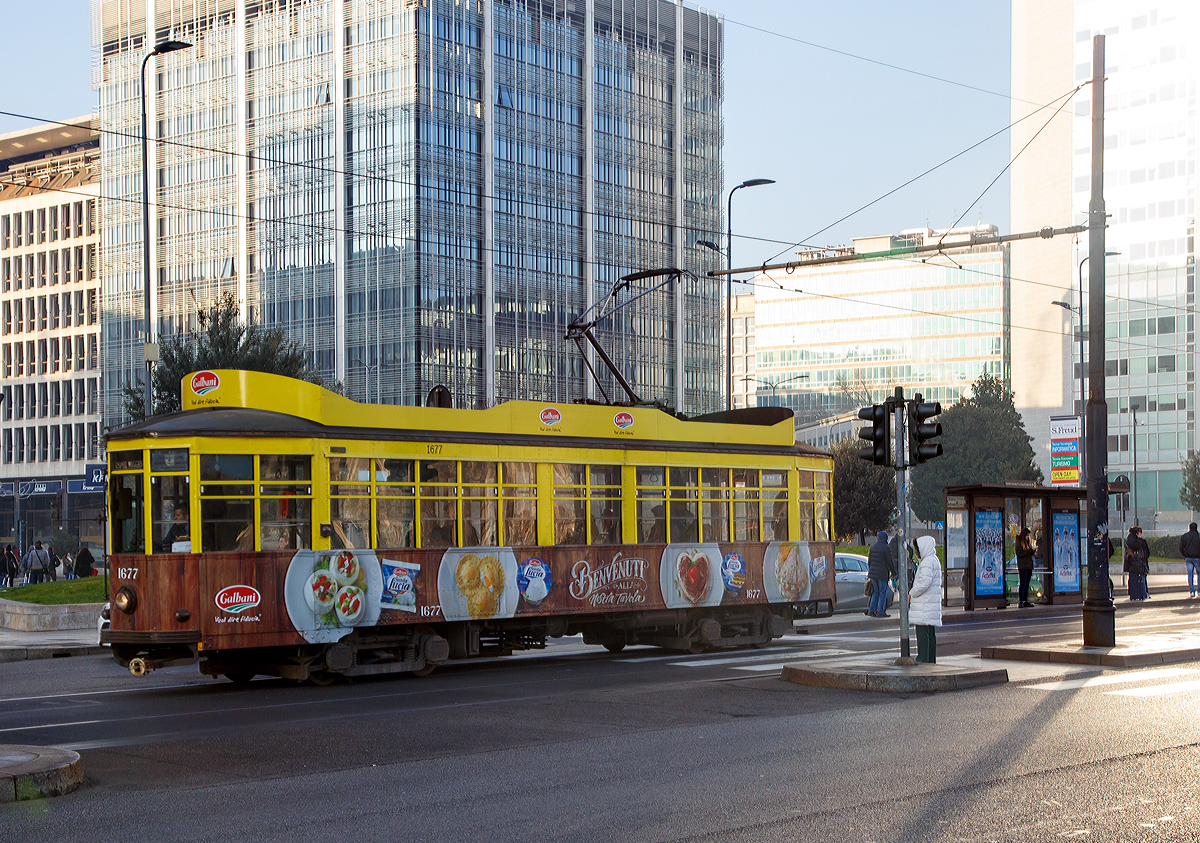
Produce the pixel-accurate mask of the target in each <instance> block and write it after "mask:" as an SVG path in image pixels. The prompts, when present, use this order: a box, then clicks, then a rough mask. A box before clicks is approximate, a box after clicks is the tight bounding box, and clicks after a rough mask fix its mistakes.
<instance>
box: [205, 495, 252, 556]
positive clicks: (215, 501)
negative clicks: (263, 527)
mask: <svg viewBox="0 0 1200 843" xmlns="http://www.w3.org/2000/svg"><path fill="white" fill-rule="evenodd" d="M200 548H201V550H204V551H206V552H207V551H215V550H254V500H253V499H245V498H202V499H201V500H200Z"/></svg>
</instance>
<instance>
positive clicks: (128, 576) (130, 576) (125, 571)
mask: <svg viewBox="0 0 1200 843" xmlns="http://www.w3.org/2000/svg"><path fill="white" fill-rule="evenodd" d="M137 572H138V569H137V568H117V579H119V580H136V579H137Z"/></svg>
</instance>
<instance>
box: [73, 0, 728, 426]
mask: <svg viewBox="0 0 1200 843" xmlns="http://www.w3.org/2000/svg"><path fill="white" fill-rule="evenodd" d="M93 13H94V14H93V18H94V41H95V46H96V49H97V51H98V65H97V67H96V73H95V79H94V82H95V85H96V87H97V89H98V90H99V92H100V129H101V131H102V133H103V144H102V149H103V154H102V162H101V176H102V197H103V206H102V213H103V243H104V250H103V261H104V263H103V283H104V307H105V345H104V378H105V381H104V383H105V388H104V390H103V393H104V396H105V405H104V413H105V419H106V421H108V422H115V421H118V420H119V419H120V415H121V409H120V406H119V404H120V397H119V396H120V390H121V387H122V385H124V384H126V383H128V382H129V381H130V380H131V378H132V379H137V378H139V377H140V373H141V369H142V359H143V358H142V354H143V351H142V345H143V341H144V337H143V330H142V324H143V318H144V307H143V304H142V295H143V294H142V290H143V286H142V269H141V261H142V250H141V240H142V236H141V213H142V208H141V201H140V200H141V184H140V174H141V162H140V125H139V108H140V106H139V97H140V93H141V89H140V86H139V82H138V78H139V69H140V68H141V66H142V62H143V59H144V58H145V56H146V55H147V52H148V50H149V48H150V47H151V45H152V44H160V43H162V42H164V41H166V40H167V39H177V40H180V41H184V42H187V43H188V44H191V45H192V46H190V47H188V48H184V49H179V50H178V51H175V52H171V53H168V54H165V55H159V56H156V57H153V58H151V59H150V61H149V67H148V69H147V71H146V73H147V77H148V79H149V80H150V84H149V86H148V87H147V95H148V99H149V101H150V110H151V117H150V120H149V134H150V140H151V146H152V152H151V165H150V169H151V171H152V176H153V178H152V180H151V181H152V190H151V192H150V197H149V199H150V203H151V208H150V216H151V219H152V230H153V236H152V242H151V263H152V266H153V267H154V270H153V271H152V276H153V277H152V284H151V309H152V312H153V313H154V320H153V323H154V331H155V332H156V334H157V336H158V337H166V336H169V335H171V334H173V333H176V332H180V331H187V330H189V329H190V328H191V327H193V326H194V324H195V316H196V313H197V310H198V309H200V308H203V307H205V306H207V305H208V304H209V303H210V302H212V301H213V300H214V299H215V298H216V297H217V296H218V295H220V294H222V293H223V292H226V291H228V292H232V293H233V294H234V295H235V296H236V298H237V300H238V302H239V303H240V304H241V306H242V307H243V310H244V314H245V315H247V316H248V317H249V318H251V319H254V320H258V321H260V322H262V323H264V324H265V325H268V326H274V325H280V326H283V327H284V328H285V329H286V331H287V333H288V335H289V336H290V337H291V338H293V339H295V340H298V341H300V342H301V343H303V344H304V345H305V346H306V347H308V348H310V349H311V350H312V354H313V360H314V362H315V364H316V366H317V367H318V368H319V370H320V371H321V372H322V373H323V374H324V375H325V376H327V377H328V378H333V379H337V380H340V381H342V382H343V383H344V384H345V386H346V391H347V394H348V395H350V396H351V397H353V398H356V399H360V400H371V401H381V402H392V403H403V404H415V403H421V402H423V401H424V400H425V398H426V395H427V393H428V392H429V390H430V388H431V387H433V386H435V385H438V384H443V385H445V386H447V387H449V389H450V391H451V393H452V394H453V396H454V401H455V404H456V405H458V406H465V407H481V406H487V405H490V404H493V403H495V402H497V401H501V400H505V399H513V398H527V399H541V400H548V401H549V400H554V401H568V400H574V399H579V398H584V397H589V396H596V397H598V395H599V394H598V393H597V392H595V390H594V389H593V386H592V384H591V379H590V377H588V376H587V375H586V370H585V366H584V362H583V359H582V357H581V356H580V354H579V351H578V350H577V349H576V347H575V346H574V344H573V343H568V342H567V341H565V340H564V335H565V334H566V330H567V326H568V325H569V324H570V323H571V321H572V320H573V319H575V318H576V317H577V316H579V314H580V313H582V312H583V311H584V310H585V309H586V308H588V307H590V306H591V305H593V304H594V303H596V302H598V301H603V300H604V298H605V297H606V296H607V295H608V293H609V291H610V290H611V289H612V288H613V285H614V284H615V283H616V282H617V280H618V279H619V278H620V277H621V276H622V275H625V274H627V273H629V272H632V271H637V270H644V269H648V268H656V267H669V266H677V267H682V268H685V269H689V270H692V271H693V272H695V273H696V274H697V275H698V276H699V278H700V280H698V281H687V282H686V283H683V284H678V285H670V286H668V287H667V288H664V289H662V290H660V291H658V292H656V293H654V294H652V295H649V296H647V297H645V298H643V299H641V300H640V301H639V302H638V303H636V304H635V305H633V306H632V307H629V308H626V309H624V310H622V311H621V312H620V313H619V314H618V315H617V316H616V317H615V319H614V320H612V321H609V322H604V323H602V324H601V325H599V326H598V331H597V334H598V336H599V338H600V340H601V342H603V343H604V344H605V346H606V348H607V349H608V350H609V351H610V353H612V355H613V357H614V358H615V360H616V361H617V362H618V364H619V365H620V366H621V367H622V369H623V370H624V374H625V375H626V376H627V378H628V380H629V381H631V382H632V383H633V385H634V386H635V388H636V389H637V390H638V391H639V393H640V396H641V397H642V398H646V399H657V400H661V401H664V402H665V403H667V404H669V405H671V406H672V407H676V408H679V409H682V410H686V411H691V412H696V411H703V410H715V409H718V407H719V406H720V405H721V403H722V401H721V399H722V397H723V391H722V383H721V368H720V362H721V359H722V356H723V355H722V349H721V334H720V332H719V331H717V330H715V325H716V323H717V320H718V319H719V317H720V315H721V298H720V296H719V292H720V285H719V283H718V282H717V281H715V280H713V279H707V278H705V277H704V273H705V272H707V271H708V270H709V269H712V268H714V266H715V265H716V262H717V261H718V260H719V256H717V255H715V254H707V253H705V252H704V251H703V250H699V249H696V248H694V247H693V246H692V245H691V244H693V243H694V242H695V241H696V240H697V239H710V240H716V239H719V235H718V234H717V232H719V231H720V230H721V207H720V198H721V195H720V194H721V182H722V171H721V138H722V122H721V103H722V84H723V83H722V71H721V67H722V43H723V42H722V27H723V24H722V21H721V20H720V18H719V17H717V16H716V15H714V14H712V13H709V12H702V11H699V10H697V9H694V8H689V7H687V6H685V5H683V4H682V3H675V2H670V0H545V1H544V2H526V0H490V2H485V0H470V2H463V0H427V2H422V3H413V2H407V0H204V2H200V3H197V2H194V0H93ZM652 283H653V282H650V281H642V282H638V284H636V285H635V287H634V289H633V290H631V291H626V292H623V293H622V297H621V298H622V299H626V298H628V297H630V295H632V294H633V293H636V292H637V291H638V289H645V288H646V287H647V286H649V285H650V284H652ZM611 386H612V385H611V384H610V383H609V382H608V379H607V377H606V378H605V387H606V389H608V391H609V394H610V395H613V394H614V393H613V391H612V389H611Z"/></svg>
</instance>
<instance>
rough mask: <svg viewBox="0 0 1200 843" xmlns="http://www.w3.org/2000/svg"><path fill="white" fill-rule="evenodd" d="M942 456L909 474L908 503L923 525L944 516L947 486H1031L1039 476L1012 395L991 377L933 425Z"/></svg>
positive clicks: (983, 378)
mask: <svg viewBox="0 0 1200 843" xmlns="http://www.w3.org/2000/svg"><path fill="white" fill-rule="evenodd" d="M937 420H938V421H940V422H941V424H942V437H941V440H940V441H941V443H942V448H943V451H944V453H943V454H942V456H940V457H936V458H934V459H932V460H930V461H929V462H927V463H924V464H923V465H919V466H916V467H915V468H913V476H912V492H911V495H910V498H909V502H910V504H911V506H912V510H913V512H915V513H916V515H917V517H918V518H920V519H921V520H922V521H937V520H939V519H940V518H941V517H942V516H943V515H944V514H945V511H946V498H945V494H944V493H943V490H944V489H945V488H946V487H947V486H966V485H970V484H974V483H1007V482H1010V481H1033V482H1035V483H1039V484H1040V483H1041V482H1042V479H1043V476H1042V470H1041V469H1040V468H1038V467H1037V465H1036V464H1035V462H1034V459H1035V454H1034V452H1033V448H1032V447H1031V446H1030V444H1029V443H1030V442H1032V441H1033V438H1032V437H1031V436H1029V434H1027V433H1026V432H1025V425H1024V423H1023V422H1022V420H1021V414H1020V413H1018V412H1017V409H1016V406H1015V404H1014V403H1013V395H1012V391H1011V390H1009V389H1008V388H1007V387H1006V386H1005V385H1004V382H1003V381H1001V380H1000V379H999V378H996V377H993V376H992V375H983V376H982V377H980V378H979V380H977V381H976V382H975V385H974V388H973V389H972V394H971V397H970V398H967V399H965V400H963V401H962V402H960V403H958V404H955V405H954V406H953V407H951V408H950V409H948V410H946V411H945V412H944V413H942V414H941V416H940V417H939V418H938V419H937Z"/></svg>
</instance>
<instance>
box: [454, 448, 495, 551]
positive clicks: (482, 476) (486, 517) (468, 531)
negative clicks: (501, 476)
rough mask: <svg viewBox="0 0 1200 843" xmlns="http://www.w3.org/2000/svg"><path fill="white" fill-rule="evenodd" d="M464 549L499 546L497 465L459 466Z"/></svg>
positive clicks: (488, 463) (466, 464)
mask: <svg viewBox="0 0 1200 843" xmlns="http://www.w3.org/2000/svg"><path fill="white" fill-rule="evenodd" d="M461 470H462V530H463V537H462V538H463V540H462V544H463V547H492V546H495V545H496V544H498V537H497V535H496V533H497V526H498V524H497V521H498V518H497V506H496V504H497V500H496V499H497V494H496V492H497V488H496V464H495V463H494V462H464V463H462V467H461Z"/></svg>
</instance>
